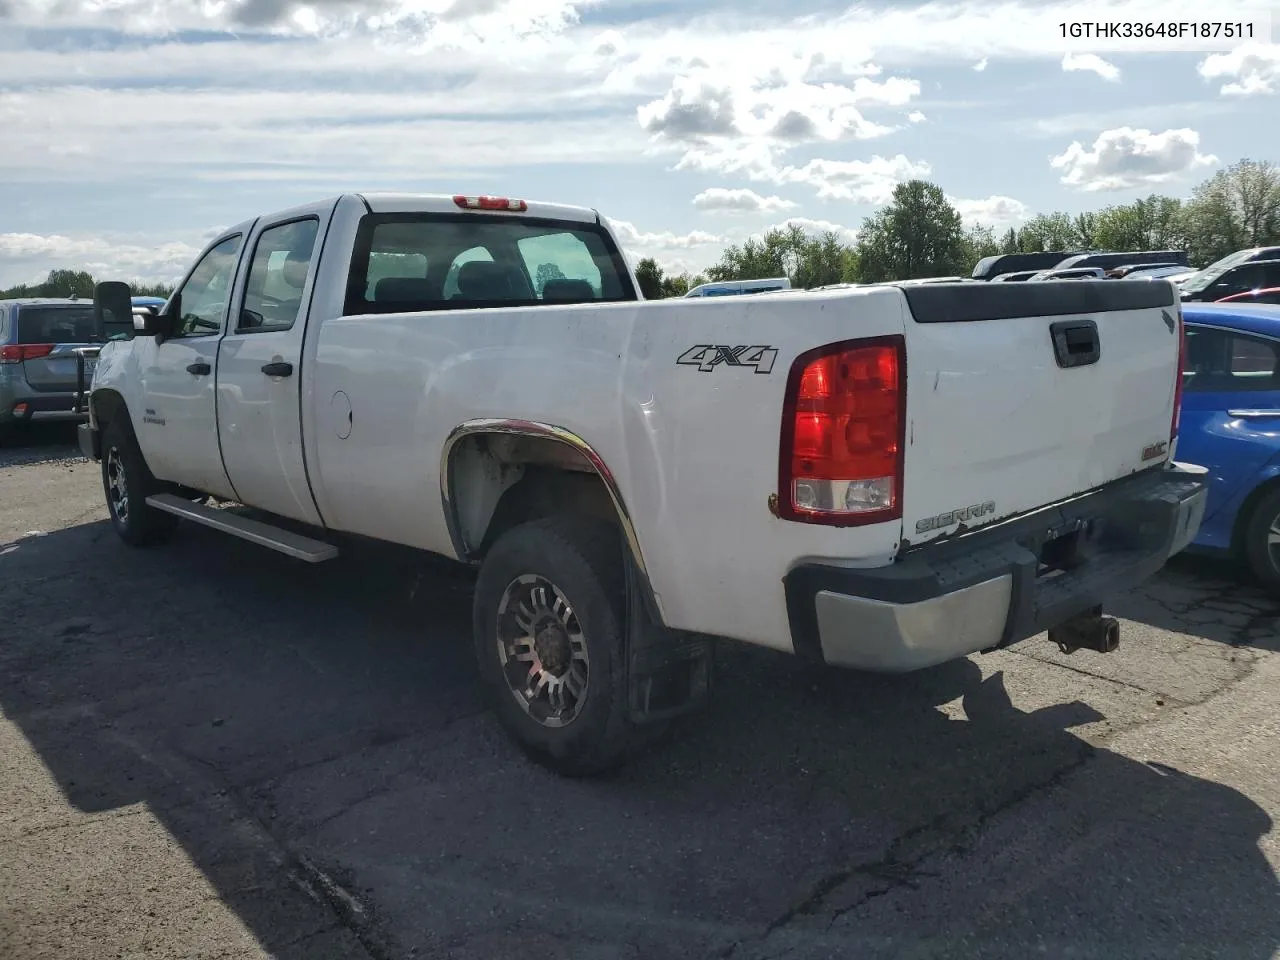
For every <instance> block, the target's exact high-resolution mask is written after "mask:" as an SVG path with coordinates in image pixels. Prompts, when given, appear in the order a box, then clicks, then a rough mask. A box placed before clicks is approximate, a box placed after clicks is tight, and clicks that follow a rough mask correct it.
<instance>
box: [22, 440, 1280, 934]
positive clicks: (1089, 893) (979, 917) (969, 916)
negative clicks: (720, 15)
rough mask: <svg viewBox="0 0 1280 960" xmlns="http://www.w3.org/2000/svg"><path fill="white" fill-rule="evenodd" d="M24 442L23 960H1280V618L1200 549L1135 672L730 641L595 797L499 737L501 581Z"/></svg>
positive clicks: (1139, 598)
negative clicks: (496, 693)
mask: <svg viewBox="0 0 1280 960" xmlns="http://www.w3.org/2000/svg"><path fill="white" fill-rule="evenodd" d="M69 440H70V434H69V432H66V431H50V432H47V433H45V434H41V435H38V436H36V437H34V438H32V439H31V440H30V441H29V442H28V443H27V445H25V446H23V447H20V448H17V449H3V450H0V958H4V960H35V958H59V960H62V958H74V960H96V958H99V957H102V958H107V957H111V958H115V957H130V958H132V957H142V956H146V957H153V958H157V957H158V958H170V957H173V958H201V960H215V958H216V960H224V958H225V960H231V958H235V960H240V958H262V957H276V958H281V960H292V958H299V960H302V958H305V960H337V958H342V960H347V958H361V960H369V958H373V960H390V958H397V960H398V958H406V960H409V958H427V957H431V958H436V957H439V958H449V960H498V958H517V957H519V958H525V957H537V958H540V960H561V958H563V960H570V958H572V960H615V958H617V960H624V958H625V960H641V958H644V960H649V958H668V957H670V958H686V957H687V958H707V960H711V958H721V960H723V958H729V960H766V958H769V960H781V958H789V960H799V958H804V960H809V958H825V957H833V958H834V957H839V958H863V957H1009V958H1014V957H1017V958H1025V957H1028V956H1048V957H1066V956H1070V957H1117V958H1126V960H1130V958H1145V957H1150V958H1159V960H1171V958H1181V957H1214V958H1218V957H1239V958H1274V957H1280V879H1278V877H1277V871H1278V870H1280V831H1278V830H1277V828H1276V826H1275V824H1274V822H1273V821H1274V818H1275V816H1276V815H1277V813H1280V656H1278V655H1277V654H1278V652H1280V631H1278V630H1277V614H1280V599H1277V598H1268V597H1266V596H1264V595H1263V594H1262V593H1261V592H1259V591H1258V590H1257V589H1256V588H1254V587H1253V586H1251V585H1249V584H1248V583H1247V582H1242V581H1241V579H1240V578H1239V576H1238V575H1237V573H1236V571H1235V570H1234V569H1233V568H1231V567H1230V566H1228V565H1226V564H1224V563H1221V562H1217V561H1209V560H1205V559H1201V558H1195V557H1180V558H1177V559H1175V561H1174V562H1173V563H1172V564H1171V565H1170V566H1169V568H1167V569H1166V571H1164V572H1163V573H1161V574H1160V575H1159V576H1158V577H1157V578H1155V579H1154V580H1152V581H1151V582H1150V583H1149V584H1147V585H1146V586H1144V587H1143V588H1142V589H1140V590H1138V591H1136V592H1134V593H1131V594H1128V595H1125V596H1122V597H1119V598H1117V600H1116V602H1115V603H1114V604H1113V605H1112V606H1111V610H1110V612H1112V613H1114V614H1115V615H1117V616H1120V617H1122V618H1123V621H1124V622H1123V626H1122V639H1121V647H1120V650H1119V651H1117V652H1116V653H1114V654H1111V655H1106V656H1103V655H1099V654H1092V653H1088V652H1081V653H1077V654H1075V655H1074V656H1071V657H1063V656H1061V655H1060V654H1058V653H1057V651H1056V649H1055V648H1053V647H1052V646H1050V644H1049V643H1048V642H1047V640H1045V639H1043V638H1038V639H1035V640H1030V641H1027V642H1026V643H1024V644H1022V645H1020V646H1018V647H1017V648H1015V649H1014V650H1012V651H1005V652H1001V653H997V654H992V655H989V656H981V655H980V656H975V657H972V658H970V659H967V660H962V661H959V662H957V663H953V664H949V665H946V666H943V667H940V668H937V669H934V670H930V671H925V672H922V673H918V674H912V675H908V676H904V677H884V676H873V675H862V674H856V673H851V672H838V671H822V670H814V669H812V668H806V667H803V666H802V665H800V664H798V663H797V662H795V661H794V659H793V658H790V657H786V656H783V655H780V654H776V653H772V652H769V651H763V650H755V649H750V648H745V647H740V646H736V645H731V644H726V645H724V647H723V649H722V650H721V652H720V664H719V672H718V674H717V686H716V690H715V695H714V698H713V702H712V704H711V706H710V707H709V708H708V709H707V710H706V711H705V712H703V713H700V714H699V715H697V716H695V717H692V718H689V719H687V720H685V721H683V722H681V723H679V724H678V725H676V726H675V727H674V728H673V729H672V730H671V731H670V732H669V733H668V734H667V736H666V737H665V739H664V740H663V741H661V742H660V743H658V744H656V745H655V746H654V747H653V748H652V749H650V750H649V751H648V752H646V753H645V754H643V755H641V756H638V757H636V758H635V759H634V760H633V761H632V763H631V764H630V765H629V766H628V767H626V768H625V769H624V770H622V771H621V772H620V773H618V774H617V775H615V776H613V777H610V778H607V779H603V780H599V781H590V782H573V781H567V780H561V779H557V778H556V777H554V776H553V775H551V774H549V773H546V772H544V771H542V770H541V769H539V768H537V767H535V766H532V765H531V764H530V763H529V762H528V761H527V760H525V759H524V758H523V757H522V756H521V754H520V753H519V751H518V750H517V749H516V748H515V747H514V746H513V745H511V744H510V743H509V742H508V741H507V739H506V738H505V737H504V735H503V734H502V733H501V731H500V730H499V729H498V727H497V725H496V724H495V722H494V720H493V719H492V718H491V717H490V716H489V714H488V713H487V712H486V711H485V710H484V708H483V706H482V704H481V702H480V698H479V696H478V692H477V688H476V679H475V675H474V669H473V666H472V663H471V660H470V651H469V645H468V640H467V636H468V630H469V619H470V614H469V605H470V599H471V577H470V575H469V574H468V573H467V572H466V571H464V570H460V569H458V568H455V567H452V566H450V565H447V564H443V563H438V562H433V561H431V560H429V559H426V558H423V557H421V556H418V555H415V554H413V553H411V552H407V551H402V550H398V549H394V548H390V547H381V546H378V545H360V546H356V547H353V548H352V549H351V550H349V551H346V552H344V554H343V555H342V556H340V557H339V559H337V560H335V561H333V562H331V563H327V564H320V565H316V566H308V565H306V564H303V563H300V562H296V561H293V560H290V559H289V558H287V557H283V556H280V555H277V554H275V553H272V552H270V551H267V550H264V549H261V548H258V547H255V546H253V545H251V544H248V543H244V542H241V541H238V540H235V539H232V538H229V537H224V536H222V535H220V534H217V533H214V532H212V531H207V530H204V529H201V528H197V527H193V526H190V525H185V526H184V527H183V528H182V529H181V530H180V533H179V535H178V537H177V538H176V539H175V541H174V542H173V543H172V544H170V545H168V546H166V547H164V548H161V549H157V550H149V551H137V550H131V549H129V548H127V547H126V546H124V545H123V544H122V543H120V542H119V541H118V540H117V538H116V537H115V535H114V533H113V532H112V530H111V528H110V525H109V524H108V522H107V520H106V511H105V508H104V506H103V502H102V491H101V485H100V481H99V475H98V467H97V465H96V464H92V463H89V462H87V461H85V460H83V459H81V458H80V457H79V456H78V453H77V452H76V451H75V450H74V448H73V447H72V446H71V445H70V443H69Z"/></svg>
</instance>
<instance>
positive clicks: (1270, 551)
mask: <svg viewBox="0 0 1280 960" xmlns="http://www.w3.org/2000/svg"><path fill="white" fill-rule="evenodd" d="M1244 537H1245V539H1244V546H1245V556H1246V558H1247V559H1248V561H1249V566H1250V567H1251V568H1252V569H1253V573H1254V576H1256V577H1257V578H1258V579H1259V580H1261V581H1262V582H1263V584H1264V585H1265V586H1267V587H1268V588H1270V589H1272V590H1280V489H1278V490H1273V491H1272V492H1271V493H1269V494H1267V495H1266V496H1264V497H1263V498H1262V499H1261V500H1259V501H1258V503H1257V505H1256V506H1255V507H1254V508H1253V512H1252V513H1251V514H1250V515H1249V525H1248V527H1247V528H1246V529H1245V535H1244Z"/></svg>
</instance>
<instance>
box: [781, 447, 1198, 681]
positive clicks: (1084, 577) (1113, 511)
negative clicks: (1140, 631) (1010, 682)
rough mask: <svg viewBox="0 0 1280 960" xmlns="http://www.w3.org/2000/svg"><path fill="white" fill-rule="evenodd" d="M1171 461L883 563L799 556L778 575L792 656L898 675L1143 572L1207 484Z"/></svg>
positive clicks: (1186, 521) (1185, 535) (1041, 624)
mask: <svg viewBox="0 0 1280 960" xmlns="http://www.w3.org/2000/svg"><path fill="white" fill-rule="evenodd" d="M1204 472H1205V471H1204V470H1203V468H1200V467H1193V466H1187V465H1182V464H1175V465H1171V466H1168V467H1165V468H1160V469H1156V470H1152V471H1148V472H1145V473H1142V474H1137V475H1135V476H1133V477H1129V478H1126V479H1124V480H1119V481H1116V482H1115V483H1112V484H1109V485H1108V486H1106V487H1103V488H1101V489H1099V490H1096V491H1093V492H1091V493H1086V494H1082V495H1081V496H1079V497H1076V498H1074V499H1072V500H1069V501H1067V502H1065V503H1061V504H1058V505H1056V506H1054V507H1048V508H1045V509H1042V510H1037V511H1035V512H1034V513H1032V514H1029V515H1025V516H1022V517H1017V518H1014V519H1012V520H1008V521H1005V522H1002V523H999V524H996V525H994V526H992V527H990V528H982V529H979V530H975V531H973V532H972V533H968V534H964V535H960V536H955V537H952V538H950V539H947V540H944V541H941V542H937V541H935V542H933V543H929V544H925V545H922V546H920V547H916V548H908V549H907V550H905V551H904V552H903V553H901V554H900V555H899V557H898V560H897V561H896V562H895V563H893V564H891V565H889V566H886V567H877V568H873V569H859V568H851V567H841V566H837V565H834V564H825V563H810V564H802V565H800V566H798V567H796V568H794V569H793V570H792V571H791V572H790V573H789V574H787V576H786V578H785V579H784V585H785V588H786V597H787V614H788V618H789V620H790V623H791V637H792V643H793V644H794V646H795V651H796V653H797V654H798V655H799V656H802V657H804V658H806V659H809V660H815V661H818V662H825V663H829V664H832V665H834V666H842V667H852V668H856V669H862V670H875V671H884V672H894V673H900V672H906V671H910V670H918V669H921V668H923V667H930V666H934V665H936V664H939V663H943V662H946V661H948V660H954V659H956V658H958V657H964V656H968V655H969V654H971V653H976V652H978V651H984V650H992V649H997V648H1000V647H1006V646H1009V645H1010V644H1014V643H1017V642H1019V641H1021V640H1025V639H1027V638H1028V637H1033V636H1036V635H1037V634H1039V633H1041V632H1043V631H1045V630H1047V629H1049V628H1050V627H1054V626H1057V625H1058V624H1059V623H1062V622H1063V621H1065V620H1068V619H1070V618H1071V617H1073V616H1076V615H1077V614H1080V613H1084V612H1087V611H1088V610H1090V609H1091V608H1093V607H1097V606H1099V605H1101V604H1102V602H1103V600H1104V599H1105V598H1106V597H1107V596H1109V595H1111V594H1114V593H1115V592H1117V591H1121V590H1125V589H1127V588H1130V587H1133V586H1135V585H1137V584H1139V583H1141V582H1142V581H1143V580H1146V579H1147V578H1148V577H1150V576H1151V575H1152V574H1154V573H1155V572H1156V571H1158V570H1159V569H1160V568H1161V567H1162V566H1164V564H1165V561H1166V560H1168V558H1169V557H1171V556H1172V555H1173V554H1175V553H1178V552H1179V551H1181V550H1182V549H1184V548H1185V547H1186V546H1187V545H1188V544H1189V543H1190V542H1191V540H1192V539H1193V538H1194V537H1195V535H1196V533H1197V531H1198V530H1199V528H1200V523H1201V521H1202V520H1203V518H1204V508H1205V499H1206V496H1207V485H1206V483H1205V480H1204Z"/></svg>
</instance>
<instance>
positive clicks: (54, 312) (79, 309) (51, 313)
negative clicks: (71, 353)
mask: <svg viewBox="0 0 1280 960" xmlns="http://www.w3.org/2000/svg"><path fill="white" fill-rule="evenodd" d="M97 339H98V335H97V331H96V329H95V328H94V324H93V306H92V304H88V303H86V304H83V305H81V304H76V305H74V306H72V305H68V306H39V307H20V308H19V309H18V343H92V342H94V341H95V340H97Z"/></svg>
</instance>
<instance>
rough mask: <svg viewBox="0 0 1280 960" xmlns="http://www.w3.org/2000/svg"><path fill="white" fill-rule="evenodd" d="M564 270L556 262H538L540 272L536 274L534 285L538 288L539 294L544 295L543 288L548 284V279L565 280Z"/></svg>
mask: <svg viewBox="0 0 1280 960" xmlns="http://www.w3.org/2000/svg"><path fill="white" fill-rule="evenodd" d="M564 279H565V275H564V271H563V270H561V269H560V267H559V266H557V265H556V264H554V263H540V264H538V272H537V274H536V275H535V276H534V280H533V283H534V286H535V287H536V288H537V291H538V295H539V296H541V295H542V289H543V287H545V286H546V285H547V281H548V280H564Z"/></svg>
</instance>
